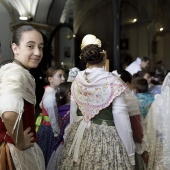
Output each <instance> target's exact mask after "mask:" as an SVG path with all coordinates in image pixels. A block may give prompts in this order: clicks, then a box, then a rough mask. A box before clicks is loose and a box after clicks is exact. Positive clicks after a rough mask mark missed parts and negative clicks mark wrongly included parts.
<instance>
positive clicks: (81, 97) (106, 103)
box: [56, 35, 135, 170]
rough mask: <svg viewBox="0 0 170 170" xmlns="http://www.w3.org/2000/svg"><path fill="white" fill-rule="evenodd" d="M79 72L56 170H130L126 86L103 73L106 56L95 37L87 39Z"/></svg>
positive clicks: (131, 140) (130, 145)
mask: <svg viewBox="0 0 170 170" xmlns="http://www.w3.org/2000/svg"><path fill="white" fill-rule="evenodd" d="M81 50H82V52H81V54H80V59H81V60H82V61H84V62H86V63H87V68H86V69H85V70H84V71H80V72H79V73H78V75H77V76H76V78H75V80H74V81H73V83H72V87H71V95H72V97H71V109H70V126H69V127H68V128H67V131H66V133H67V134H66V138H65V140H64V147H63V150H62V152H61V155H60V157H58V158H57V160H56V161H57V167H58V169H60V170H61V169H67V170H69V169H76V170H80V169H81V170H87V169H88V170H90V169H100V170H111V169H114V170H116V169H117V170H118V169H121V170H130V169H132V168H133V165H134V164H135V161H134V153H135V151H134V142H133V138H132V130H131V126H130V121H129V116H128V113H127V109H126V104H125V99H124V91H125V85H124V84H123V83H122V81H121V79H119V78H118V77H116V76H114V75H113V74H112V73H109V72H107V71H105V70H104V65H105V58H106V52H105V51H104V50H103V49H102V48H101V41H100V40H99V39H97V38H96V37H95V36H94V35H86V36H85V37H84V38H83V40H82V44H81Z"/></svg>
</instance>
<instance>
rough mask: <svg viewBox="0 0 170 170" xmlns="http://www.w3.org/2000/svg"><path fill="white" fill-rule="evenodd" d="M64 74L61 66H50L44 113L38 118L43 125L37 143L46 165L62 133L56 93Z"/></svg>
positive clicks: (43, 99)
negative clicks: (57, 138)
mask: <svg viewBox="0 0 170 170" xmlns="http://www.w3.org/2000/svg"><path fill="white" fill-rule="evenodd" d="M64 75H65V72H64V70H63V68H61V67H50V68H48V69H47V71H46V82H47V83H48V85H47V86H46V87H45V92H44V95H43V97H42V102H41V105H42V113H41V114H40V115H39V117H38V118H37V120H39V118H42V122H41V126H40V127H39V129H38V131H37V139H38V141H37V143H38V145H39V146H40V148H41V149H42V152H43V154H44V158H45V165H46V166H47V164H48V161H49V159H50V157H51V154H52V152H53V147H54V144H55V143H56V137H58V135H59V134H60V127H59V119H58V108H57V102H56V98H55V94H56V92H57V88H58V86H59V85H60V84H61V83H63V82H64V81H65V77H64ZM37 122H38V121H36V123H37Z"/></svg>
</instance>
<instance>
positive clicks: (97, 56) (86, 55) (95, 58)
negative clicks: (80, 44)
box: [80, 44, 105, 65]
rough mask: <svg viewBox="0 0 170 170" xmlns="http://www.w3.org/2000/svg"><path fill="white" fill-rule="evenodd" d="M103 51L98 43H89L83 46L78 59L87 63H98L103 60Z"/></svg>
mask: <svg viewBox="0 0 170 170" xmlns="http://www.w3.org/2000/svg"><path fill="white" fill-rule="evenodd" d="M104 56H105V53H104V52H103V50H102V49H101V48H100V47H98V45H94V44H90V45H87V46H85V47H84V48H83V49H82V51H81V54H80V59H81V60H82V61H83V62H85V63H88V64H92V65H93V64H99V63H101V62H102V61H104Z"/></svg>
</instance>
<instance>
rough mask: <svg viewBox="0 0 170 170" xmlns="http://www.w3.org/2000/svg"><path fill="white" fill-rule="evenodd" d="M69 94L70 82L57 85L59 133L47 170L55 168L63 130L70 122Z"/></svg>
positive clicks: (62, 141) (54, 169)
mask: <svg viewBox="0 0 170 170" xmlns="http://www.w3.org/2000/svg"><path fill="white" fill-rule="evenodd" d="M70 95H71V82H65V83H62V84H60V85H59V90H58V92H57V93H56V99H57V102H58V103H59V104H60V107H58V115H59V122H60V134H59V136H58V138H57V141H56V144H55V146H54V152H53V154H52V156H51V158H50V160H49V163H48V167H47V170H56V169H57V166H56V159H57V157H58V156H60V151H61V149H60V148H61V147H62V146H60V145H63V143H64V140H63V136H64V130H65V128H66V126H67V125H68V124H69V123H70Z"/></svg>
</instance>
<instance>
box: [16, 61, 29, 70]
mask: <svg viewBox="0 0 170 170" xmlns="http://www.w3.org/2000/svg"><path fill="white" fill-rule="evenodd" d="M14 62H15V63H16V64H18V65H20V66H21V67H23V68H25V69H26V70H28V68H27V67H25V66H24V65H23V64H22V63H21V62H20V61H18V60H17V59H14Z"/></svg>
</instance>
